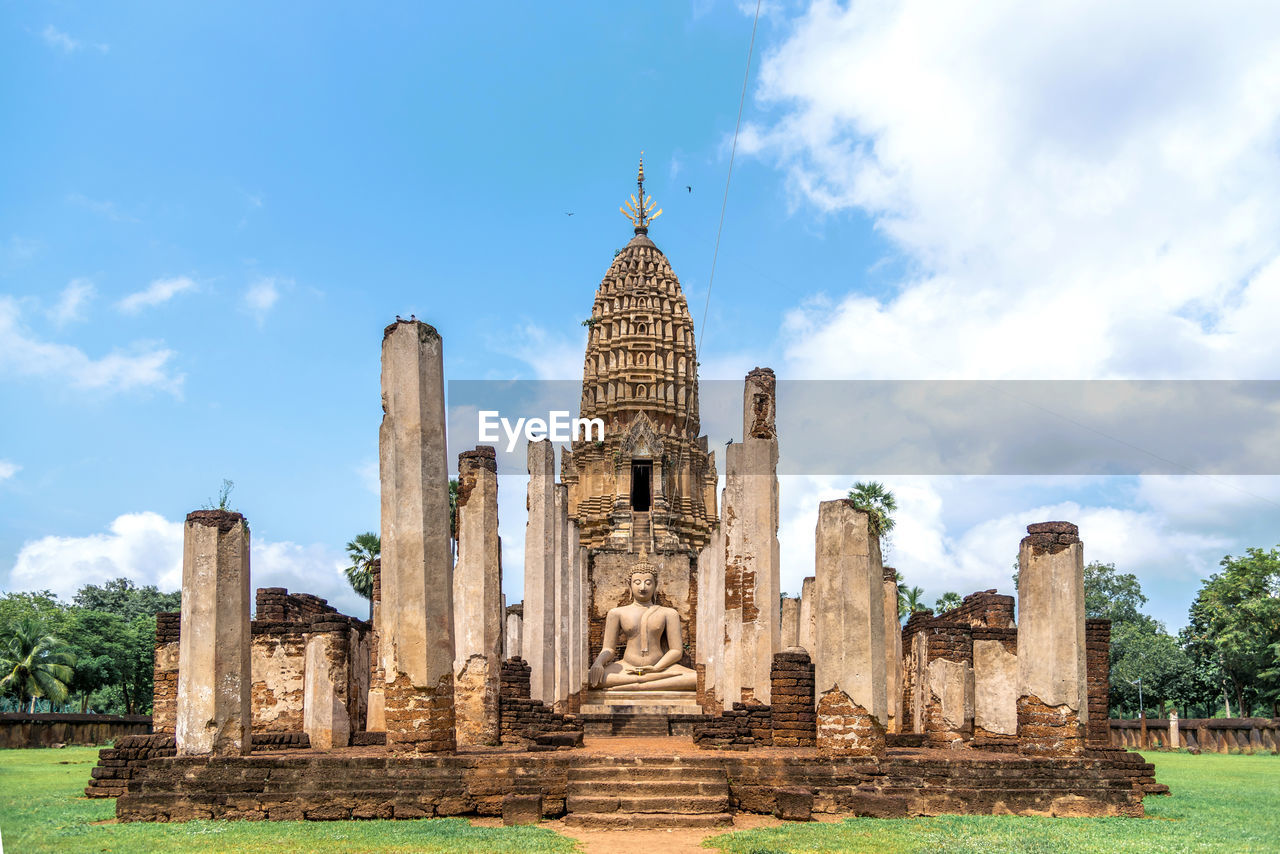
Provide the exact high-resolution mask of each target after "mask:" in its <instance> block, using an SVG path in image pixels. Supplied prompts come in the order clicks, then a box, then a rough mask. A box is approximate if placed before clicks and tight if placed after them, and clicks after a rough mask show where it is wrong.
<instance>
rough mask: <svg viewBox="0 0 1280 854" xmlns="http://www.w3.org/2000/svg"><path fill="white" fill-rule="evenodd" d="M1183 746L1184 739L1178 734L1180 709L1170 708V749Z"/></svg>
mask: <svg viewBox="0 0 1280 854" xmlns="http://www.w3.org/2000/svg"><path fill="white" fill-rule="evenodd" d="M1180 747H1182V739H1181V738H1180V737H1179V735H1178V710H1177V709H1170V710H1169V749H1170V750H1177V749H1178V748H1180Z"/></svg>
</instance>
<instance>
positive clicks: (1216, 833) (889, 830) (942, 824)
mask: <svg viewBox="0 0 1280 854" xmlns="http://www.w3.org/2000/svg"><path fill="white" fill-rule="evenodd" d="M1144 755H1145V756H1146V758H1147V759H1148V760H1149V761H1152V762H1155V764H1156V779H1157V780H1159V781H1160V782H1161V783H1166V784H1167V785H1168V786H1169V788H1170V789H1171V790H1172V792H1173V793H1172V794H1171V795H1167V796H1163V797H1155V796H1152V797H1148V798H1147V799H1146V800H1145V801H1144V803H1145V805H1146V808H1147V818H1023V817H1018V816H938V817H937V818H914V819H874V818H852V819H846V820H845V821H841V822H838V823H831V824H817V823H814V824H804V825H787V826H785V827H777V828H767V829H761V830H751V831H742V832H740V833H730V834H726V835H722V836H717V837H713V838H712V839H708V840H707V841H706V842H704V843H703V844H704V845H706V846H708V847H717V848H719V849H720V850H722V851H726V852H732V854H775V852H777V854H780V852H784V851H785V852H791V851H795V852H842V854H843V852H860V854H890V852H892V854H915V852H922V853H923V852H927V854H942V853H943V852H946V854H968V853H969V852H973V854H980V853H981V854H987V852H1023V851H1025V852H1035V854H1045V853H1047V852H1059V851H1061V852H1072V854H1075V852H1099V854H1104V852H1105V854H1134V852H1144V854H1146V853H1147V852H1150V854H1179V853H1180V852H1193V851H1194V852H1201V851H1205V852H1223V854H1245V852H1259V851H1265V852H1280V757H1276V756H1220V755H1217V754H1204V755H1201V756H1190V755H1188V754H1186V753H1155V752H1148V753H1146V754H1144Z"/></svg>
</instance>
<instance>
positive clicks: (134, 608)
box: [72, 578, 182, 623]
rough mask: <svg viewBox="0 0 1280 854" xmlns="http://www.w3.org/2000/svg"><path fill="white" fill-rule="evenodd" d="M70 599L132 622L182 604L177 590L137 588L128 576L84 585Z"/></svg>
mask: <svg viewBox="0 0 1280 854" xmlns="http://www.w3.org/2000/svg"><path fill="white" fill-rule="evenodd" d="M72 601H73V602H74V603H75V604H76V605H77V606H79V607H81V608H86V609H88V610H90V611H101V612H103V613H106V614H115V615H116V616H118V617H120V618H121V619H122V620H124V621H125V622H126V623H131V622H133V621H134V620H136V619H137V618H138V617H142V616H150V615H153V614H157V613H159V612H160V611H177V610H178V609H179V608H181V607H182V593H181V591H178V590H175V591H174V592H172V593H161V592H160V590H159V589H158V588H157V587H156V586H155V585H154V584H148V585H146V586H145V587H136V586H134V583H133V582H132V581H130V580H129V579H127V578H113V579H112V580H111V581H108V582H107V583H106V584H103V585H102V586H101V587H99V586H98V585H96V584H86V585H85V586H84V587H81V588H80V590H79V591H78V592H77V593H76V596H75V599H73V600H72Z"/></svg>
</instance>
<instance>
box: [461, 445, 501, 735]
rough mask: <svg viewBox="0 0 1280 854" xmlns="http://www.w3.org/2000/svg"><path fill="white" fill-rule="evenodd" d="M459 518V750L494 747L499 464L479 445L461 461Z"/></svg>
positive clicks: (498, 633)
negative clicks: (462, 748)
mask: <svg viewBox="0 0 1280 854" xmlns="http://www.w3.org/2000/svg"><path fill="white" fill-rule="evenodd" d="M457 514H458V517H457V518H458V565H457V566H456V567H455V568H454V572H453V594H454V596H453V609H454V640H455V646H456V652H455V659H454V664H453V667H454V674H455V676H454V709H455V719H456V721H455V722H456V726H457V739H458V746H459V747H478V746H482V745H496V744H498V742H499V733H498V687H499V684H500V674H499V668H500V667H501V666H502V628H503V627H502V622H503V608H502V558H501V552H500V548H499V544H498V464H497V459H496V454H495V452H494V449H493V448H492V447H489V446H487V445H481V446H479V447H477V448H476V449H475V450H474V451H463V452H462V453H461V454H459V455H458V505H457Z"/></svg>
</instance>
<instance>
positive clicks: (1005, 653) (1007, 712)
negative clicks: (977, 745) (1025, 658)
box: [973, 626, 1018, 742]
mask: <svg viewBox="0 0 1280 854" xmlns="http://www.w3.org/2000/svg"><path fill="white" fill-rule="evenodd" d="M973 686H974V691H973V734H974V737H975V738H982V739H984V740H988V741H990V740H992V739H999V740H1001V741H1006V742H1007V741H1008V740H1009V739H1012V738H1013V737H1014V736H1016V735H1017V733H1018V630H1017V629H1016V628H1013V627H1012V626H1007V627H1006V626H999V627H993V626H981V627H979V626H974V627H973Z"/></svg>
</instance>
